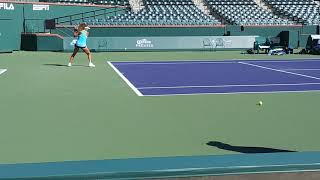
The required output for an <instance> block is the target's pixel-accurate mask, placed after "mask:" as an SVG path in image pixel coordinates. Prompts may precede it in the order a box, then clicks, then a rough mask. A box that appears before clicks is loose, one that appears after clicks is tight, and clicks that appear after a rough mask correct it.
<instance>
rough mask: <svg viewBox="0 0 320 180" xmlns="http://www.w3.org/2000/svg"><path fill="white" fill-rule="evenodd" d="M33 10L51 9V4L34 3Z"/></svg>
mask: <svg viewBox="0 0 320 180" xmlns="http://www.w3.org/2000/svg"><path fill="white" fill-rule="evenodd" d="M32 10H33V11H49V5H42V4H33V6H32Z"/></svg>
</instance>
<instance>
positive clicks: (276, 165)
mask: <svg viewBox="0 0 320 180" xmlns="http://www.w3.org/2000/svg"><path fill="white" fill-rule="evenodd" d="M319 165H320V163H310V164H271V165H263V166H227V167H204V168H183V169H164V170H154V171H158V172H170V171H196V170H207V169H211V170H212V169H242V168H244V169H246V168H271V167H290V166H319Z"/></svg>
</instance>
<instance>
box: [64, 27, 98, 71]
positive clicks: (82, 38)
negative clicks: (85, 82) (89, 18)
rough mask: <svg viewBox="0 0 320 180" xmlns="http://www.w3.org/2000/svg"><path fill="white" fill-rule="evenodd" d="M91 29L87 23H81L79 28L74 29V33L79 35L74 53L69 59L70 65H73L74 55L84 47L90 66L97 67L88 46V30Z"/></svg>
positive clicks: (76, 35)
mask: <svg viewBox="0 0 320 180" xmlns="http://www.w3.org/2000/svg"><path fill="white" fill-rule="evenodd" d="M89 29H90V28H89V27H88V26H87V25H86V24H85V23H81V24H80V25H79V26H78V29H76V30H75V31H74V33H73V35H74V37H77V42H76V43H75V45H74V50H73V53H72V55H71V57H70V59H69V64H68V66H69V67H70V66H72V63H73V60H74V57H75V56H76V54H77V53H78V51H79V49H82V50H83V52H85V53H86V54H87V56H88V60H89V67H95V65H94V64H93V63H92V55H91V52H90V49H89V48H88V47H87V39H88V36H89V32H88V31H87V30H89Z"/></svg>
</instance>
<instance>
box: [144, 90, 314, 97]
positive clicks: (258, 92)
mask: <svg viewBox="0 0 320 180" xmlns="http://www.w3.org/2000/svg"><path fill="white" fill-rule="evenodd" d="M299 92H300V93H301V92H320V89H319V90H299V91H252V92H226V93H214V92H211V93H188V94H182V93H181V94H179V93H176V94H175V93H174V94H151V95H148V94H144V95H143V96H151V97H157V96H159V97H162V96H196V95H232V94H280V93H299Z"/></svg>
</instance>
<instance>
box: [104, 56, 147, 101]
mask: <svg viewBox="0 0 320 180" xmlns="http://www.w3.org/2000/svg"><path fill="white" fill-rule="evenodd" d="M107 63H108V64H109V65H110V66H111V68H112V69H113V70H114V71H115V72H116V73H117V74H118V75H119V76H120V77H121V78H122V79H123V80H124V82H126V83H127V85H128V86H129V87H130V88H131V89H132V90H133V91H134V92H135V93H136V94H137V95H138V96H143V94H142V93H141V92H140V91H139V90H138V89H137V88H136V87H135V86H134V85H133V84H132V83H131V82H130V81H129V80H128V79H127V78H126V77H125V76H124V75H123V74H122V73H121V72H120V71H119V70H118V69H117V68H116V67H115V66H114V65H113V64H112V63H111V62H110V61H107Z"/></svg>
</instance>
